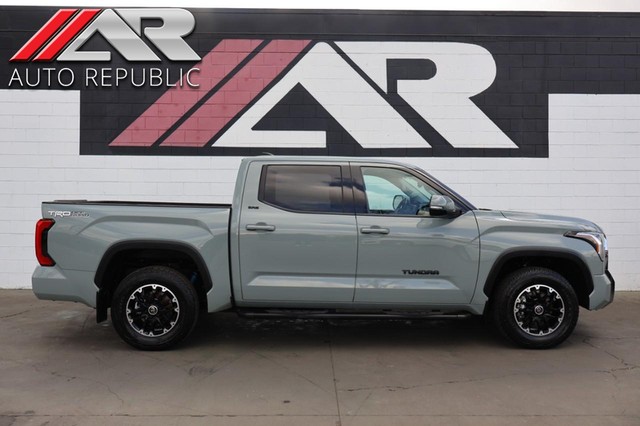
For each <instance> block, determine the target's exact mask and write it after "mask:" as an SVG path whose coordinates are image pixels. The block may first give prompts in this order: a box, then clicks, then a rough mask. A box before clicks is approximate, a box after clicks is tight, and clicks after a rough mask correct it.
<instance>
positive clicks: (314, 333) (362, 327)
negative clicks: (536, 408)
mask: <svg viewBox="0 0 640 426" xmlns="http://www.w3.org/2000/svg"><path fill="white" fill-rule="evenodd" d="M327 343H332V344H336V345H339V346H341V347H364V346H366V347H368V348H371V347H372V346H381V347H382V346H384V347H387V346H389V345H392V346H394V347H398V346H407V347H414V348H415V347H419V346H429V347H434V346H439V347H446V346H455V347H460V346H477V345H483V346H503V347H505V346H507V347H508V346H509V344H508V343H506V342H504V341H502V340H501V339H499V338H497V337H496V336H495V335H494V333H493V332H492V330H491V328H490V327H489V326H487V325H486V324H485V323H484V320H483V318H482V317H470V318H465V319H437V320H428V319H409V320H406V319H381V320H377V319H376V320H371V319H286V318H278V319H247V318H242V317H238V316H237V315H235V314H233V313H220V314H209V315H206V316H204V317H203V318H201V319H200V321H199V323H198V325H197V326H196V329H195V330H194V332H193V334H192V335H191V336H190V337H189V339H188V340H187V342H185V344H184V345H180V346H181V347H184V346H188V347H196V346H198V347H207V346H216V345H220V344H232V345H237V346H245V347H256V346H258V347H264V346H268V347H281V348H283V349H284V348H290V347H301V346H316V345H318V344H327Z"/></svg>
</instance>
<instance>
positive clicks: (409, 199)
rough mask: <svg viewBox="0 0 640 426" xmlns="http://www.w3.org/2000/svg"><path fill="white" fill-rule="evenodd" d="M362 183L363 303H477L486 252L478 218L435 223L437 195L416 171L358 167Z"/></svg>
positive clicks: (467, 215) (358, 296)
mask: <svg viewBox="0 0 640 426" xmlns="http://www.w3.org/2000/svg"><path fill="white" fill-rule="evenodd" d="M352 173H353V175H354V178H355V179H356V181H359V182H360V184H359V185H357V186H358V187H359V188H360V192H359V194H360V196H359V197H358V196H357V198H359V199H360V203H361V205H360V206H359V207H358V206H356V207H357V208H358V210H359V212H358V213H357V216H356V219H357V226H358V231H359V243H358V268H357V276H356V291H355V299H354V301H355V302H356V303H357V304H367V303H376V304H377V303H388V304H403V305H407V304H411V305H417V306H419V305H421V304H464V303H469V302H470V301H471V299H472V297H473V293H474V290H475V286H476V281H477V275H478V262H479V254H480V243H479V231H478V226H477V223H476V219H475V216H474V214H473V212H471V211H464V212H463V213H462V215H460V216H458V217H455V218H447V217H430V216H429V215H428V207H427V206H428V204H429V201H430V199H431V196H432V195H434V194H441V195H448V194H447V193H445V192H443V191H442V189H440V190H439V189H436V185H434V184H433V183H430V182H429V181H428V179H427V178H426V177H425V176H423V175H421V174H419V173H417V172H414V171H412V170H408V169H403V168H401V167H388V166H377V165H375V164H374V165H371V166H364V165H362V166H360V165H357V166H353V168H352Z"/></svg>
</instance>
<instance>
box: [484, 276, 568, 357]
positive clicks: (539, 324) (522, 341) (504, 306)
mask: <svg viewBox="0 0 640 426" xmlns="http://www.w3.org/2000/svg"><path fill="white" fill-rule="evenodd" d="M579 309H580V307H579V305H578V297H577V296H576V292H575V290H574V289H573V287H571V284H569V282H568V281H567V280H566V279H565V278H564V277H563V276H562V275H560V274H559V273H557V272H555V271H552V270H550V269H547V268H541V267H527V268H522V269H520V270H517V271H515V272H513V273H511V274H509V275H507V276H506V277H505V278H504V279H503V280H502V282H501V283H500V285H499V287H498V288H497V289H496V290H495V291H494V295H493V297H492V300H490V312H489V314H490V317H491V318H490V319H491V322H492V324H493V326H494V327H495V328H496V329H497V331H498V332H499V333H500V334H501V335H502V336H503V337H505V338H506V339H508V340H510V341H512V342H514V343H515V344H517V345H519V346H521V347H524V348H530V349H548V348H552V347H554V346H557V345H559V344H560V343H562V342H563V341H564V340H565V339H566V338H567V337H569V336H570V335H571V333H572V332H573V329H574V328H575V327H576V323H577V322H578V314H579Z"/></svg>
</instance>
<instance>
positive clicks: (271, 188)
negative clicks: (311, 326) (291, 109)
mask: <svg viewBox="0 0 640 426" xmlns="http://www.w3.org/2000/svg"><path fill="white" fill-rule="evenodd" d="M349 173H350V172H349V168H348V165H347V164H346V163H345V164H342V165H341V164H336V163H331V164H322V163H301V164H300V163H298V164H296V163H292V164H287V163H280V162H279V163H278V164H275V165H273V164H272V165H269V164H261V163H260V162H255V163H252V164H251V166H250V168H249V170H248V174H247V182H260V185H259V187H258V186H257V185H246V186H245V189H244V191H245V192H244V194H243V198H242V205H241V208H242V211H241V213H240V226H239V235H238V238H239V241H238V247H239V259H240V279H241V282H242V299H243V300H244V301H247V302H262V301H265V302H267V301H268V302H269V306H278V305H282V306H287V305H295V306H296V307H303V306H313V305H314V304H316V303H319V302H320V303H321V302H331V303H336V302H345V303H348V304H351V303H352V301H353V292H354V287H355V271H356V256H357V232H356V220H355V214H354V211H353V204H352V202H351V198H352V197H351V189H350V188H348V191H349V192H348V193H345V191H344V187H343V182H344V181H346V180H347V179H346V176H348V175H349ZM347 195H348V197H347ZM345 200H346V201H345Z"/></svg>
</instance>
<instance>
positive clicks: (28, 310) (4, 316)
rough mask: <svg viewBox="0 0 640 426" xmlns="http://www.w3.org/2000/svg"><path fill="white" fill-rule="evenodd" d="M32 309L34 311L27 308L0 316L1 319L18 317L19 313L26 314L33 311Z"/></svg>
mask: <svg viewBox="0 0 640 426" xmlns="http://www.w3.org/2000/svg"><path fill="white" fill-rule="evenodd" d="M31 311H33V309H26V310H24V311H21V312H16V313H15V314H8V315H3V316H0V319H6V318H12V317H17V316H18V315H22V314H26V313H27V312H31Z"/></svg>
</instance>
